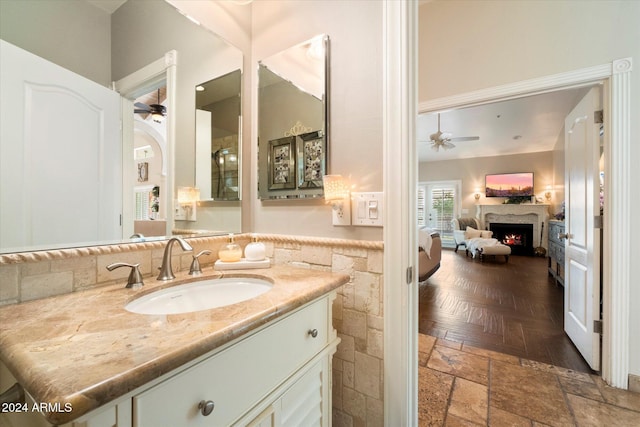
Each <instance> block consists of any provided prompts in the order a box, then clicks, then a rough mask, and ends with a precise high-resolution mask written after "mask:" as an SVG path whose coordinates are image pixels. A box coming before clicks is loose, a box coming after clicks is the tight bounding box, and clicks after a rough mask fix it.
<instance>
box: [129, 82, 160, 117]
mask: <svg viewBox="0 0 640 427" xmlns="http://www.w3.org/2000/svg"><path fill="white" fill-rule="evenodd" d="M133 105H134V107H136V108H135V109H134V110H133V112H134V113H136V114H151V119H152V120H153V121H154V122H156V123H162V121H163V120H164V118H165V116H166V115H167V107H165V106H164V105H162V104H160V89H158V103H157V104H150V105H147V104H143V103H142V102H136V103H135V104H133Z"/></svg>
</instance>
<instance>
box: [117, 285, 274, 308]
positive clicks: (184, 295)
mask: <svg viewBox="0 0 640 427" xmlns="http://www.w3.org/2000/svg"><path fill="white" fill-rule="evenodd" d="M272 287H273V284H271V283H270V282H268V281H266V280H262V279H256V278H248V277H229V278H218V279H207V280H200V281H197V282H191V283H186V284H184V285H177V286H173V287H171V288H167V289H162V290H159V291H156V292H153V293H150V294H148V295H145V296H142V297H140V298H137V299H135V300H133V301H131V302H130V303H129V304H127V305H126V306H125V309H126V310H127V311H130V312H132V313H138V314H180V313H191V312H193V311H200V310H208V309H210V308H216V307H224V306H227V305H231V304H235V303H238V302H242V301H247V300H250V299H252V298H255V297H257V296H258V295H262V294H264V293H265V292H268V291H269V290H270V289H271V288H272Z"/></svg>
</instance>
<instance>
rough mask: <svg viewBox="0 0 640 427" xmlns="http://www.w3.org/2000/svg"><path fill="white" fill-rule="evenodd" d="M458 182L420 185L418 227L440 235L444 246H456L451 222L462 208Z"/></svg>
mask: <svg viewBox="0 0 640 427" xmlns="http://www.w3.org/2000/svg"><path fill="white" fill-rule="evenodd" d="M460 186H461V184H460V182H458V181H442V182H425V183H421V184H419V185H418V194H417V197H418V201H417V208H418V227H428V228H430V229H432V230H435V231H437V232H439V233H440V237H441V239H442V243H443V246H450V245H453V244H454V241H453V231H452V228H451V220H452V219H453V218H455V217H456V216H457V215H458V210H459V206H460V200H459V199H460V194H459V190H458V189H459V188H460Z"/></svg>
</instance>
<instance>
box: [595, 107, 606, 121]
mask: <svg viewBox="0 0 640 427" xmlns="http://www.w3.org/2000/svg"><path fill="white" fill-rule="evenodd" d="M593 121H594V123H604V112H603V111H602V110H598V111H594V112H593Z"/></svg>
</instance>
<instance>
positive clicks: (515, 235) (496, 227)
mask: <svg viewBox="0 0 640 427" xmlns="http://www.w3.org/2000/svg"><path fill="white" fill-rule="evenodd" d="M489 230H491V231H493V237H494V238H496V239H497V240H498V241H499V242H500V243H502V244H504V245H507V246H509V247H511V253H512V254H513V255H529V256H532V255H533V225H532V224H510V223H491V224H489Z"/></svg>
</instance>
